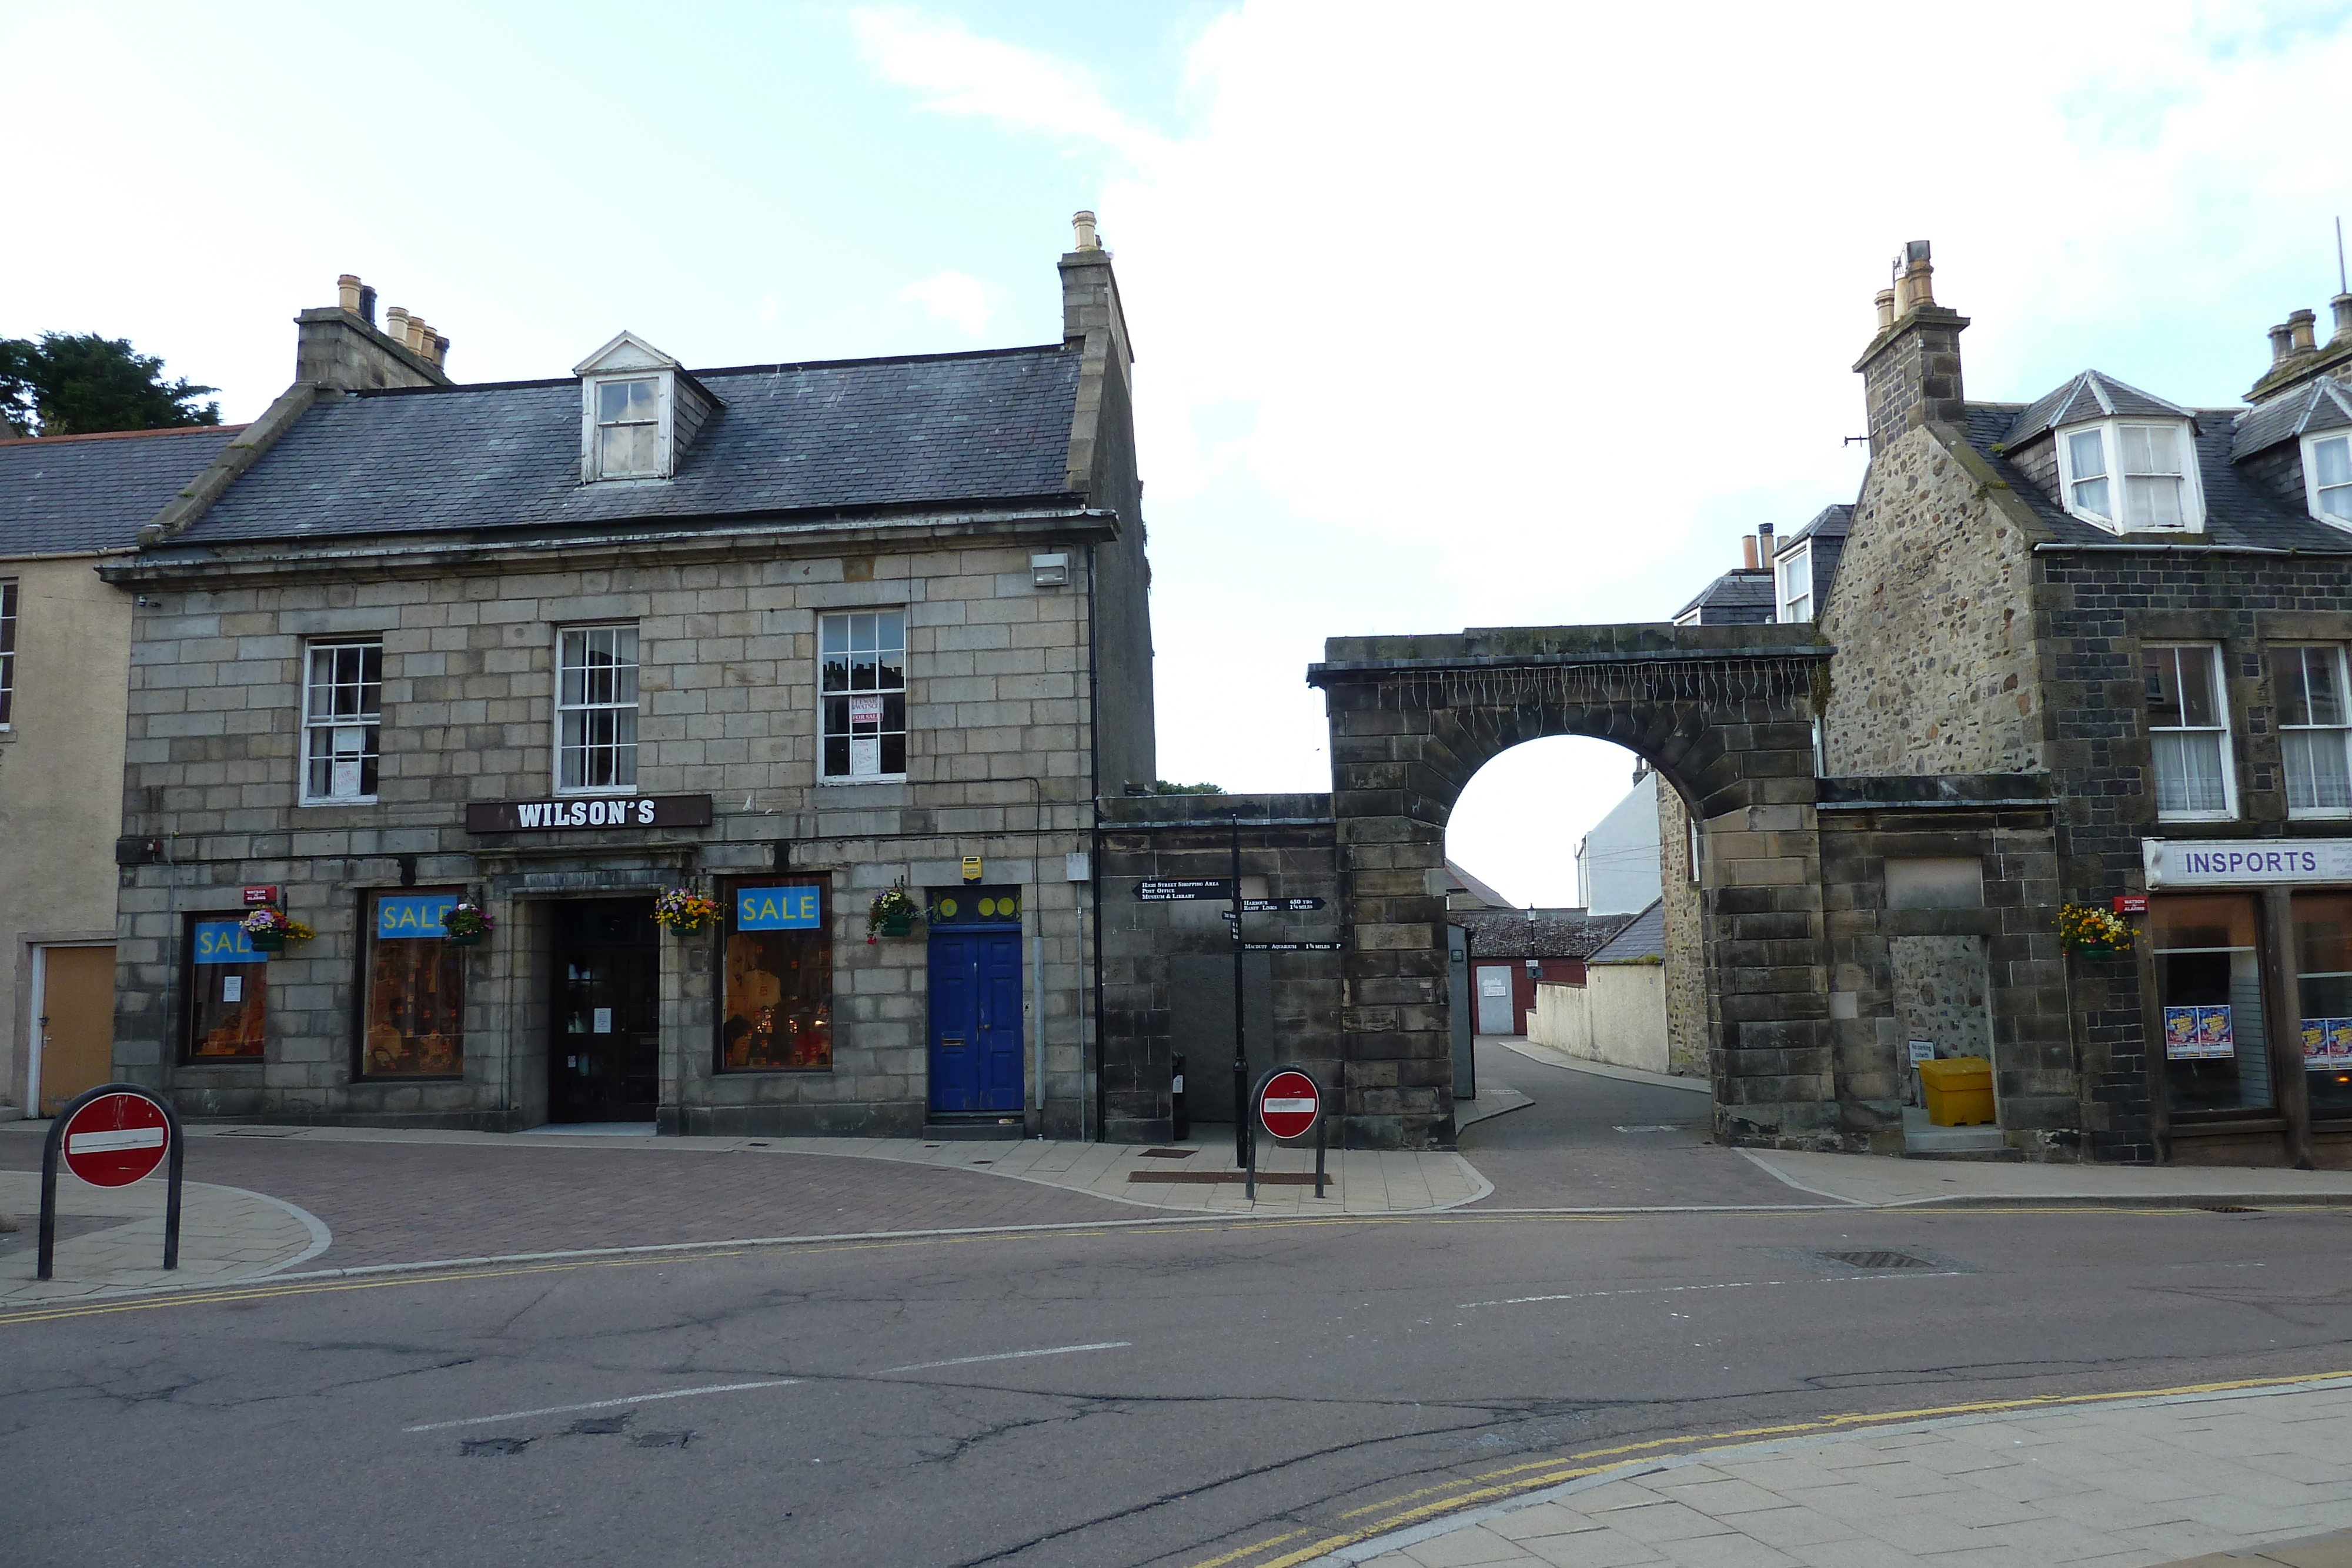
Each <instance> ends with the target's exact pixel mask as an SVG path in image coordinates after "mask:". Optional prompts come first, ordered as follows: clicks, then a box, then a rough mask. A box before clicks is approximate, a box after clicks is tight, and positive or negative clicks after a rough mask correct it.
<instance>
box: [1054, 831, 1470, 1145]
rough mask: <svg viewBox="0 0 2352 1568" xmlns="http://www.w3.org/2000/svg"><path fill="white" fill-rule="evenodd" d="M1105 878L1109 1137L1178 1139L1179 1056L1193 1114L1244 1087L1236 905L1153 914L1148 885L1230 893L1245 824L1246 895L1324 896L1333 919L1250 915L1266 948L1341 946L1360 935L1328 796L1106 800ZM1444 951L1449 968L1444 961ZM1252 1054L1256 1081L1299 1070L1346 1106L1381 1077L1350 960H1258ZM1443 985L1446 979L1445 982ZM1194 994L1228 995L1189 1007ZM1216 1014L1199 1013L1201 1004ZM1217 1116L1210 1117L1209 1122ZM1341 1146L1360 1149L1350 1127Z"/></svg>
mask: <svg viewBox="0 0 2352 1568" xmlns="http://www.w3.org/2000/svg"><path fill="white" fill-rule="evenodd" d="M1105 805H1106V810H1107V816H1106V820H1105V823H1104V831H1103V841H1102V843H1103V853H1102V866H1101V885H1100V892H1101V896H1102V926H1101V930H1102V953H1103V957H1102V965H1103V1070H1102V1071H1103V1098H1104V1103H1105V1108H1104V1118H1103V1127H1104V1135H1105V1136H1106V1137H1108V1138H1109V1139H1110V1140H1112V1141H1113V1142H1141V1141H1162V1140H1165V1139H1166V1138H1168V1137H1169V1136H1170V1135H1171V1129H1170V1121H1169V1118H1170V1111H1171V1102H1170V1099H1169V1078H1170V1074H1171V1071H1172V1066H1171V1057H1172V1055H1173V1054H1174V1053H1176V1052H1179V1051H1181V1052H1182V1053H1183V1054H1184V1056H1185V1057H1186V1078H1187V1082H1189V1083H1191V1084H1192V1085H1195V1086H1196V1087H1195V1089H1194V1090H1193V1091H1192V1092H1193V1093H1197V1095H1198V1099H1197V1101H1195V1102H1194V1103H1193V1104H1192V1109H1193V1113H1194V1114H1196V1115H1202V1113H1203V1112H1204V1111H1205V1112H1206V1113H1209V1114H1216V1113H1224V1112H1227V1111H1228V1110H1229V1108H1230V1105H1231V1103H1232V1093H1231V1091H1230V1090H1229V1089H1228V1088H1226V1087H1225V1085H1226V1083H1227V1082H1230V1080H1231V1078H1232V1076H1233V1060H1234V1052H1233V1024H1232V1015H1231V1012H1230V1009H1231V1007H1232V998H1233V991H1232V980H1231V978H1230V975H1231V971H1230V968H1229V967H1227V966H1228V965H1229V963H1230V961H1231V959H1232V957H1233V953H1234V947H1233V941H1232V938H1231V936H1229V934H1228V927H1227V925H1226V923H1225V919H1224V916H1225V914H1226V913H1227V912H1228V911H1229V909H1230V907H1231V905H1230V904H1224V903H1221V902H1216V901H1212V900H1207V899H1188V900H1180V901H1171V902H1164V903H1160V902H1148V901H1146V900H1144V899H1142V898H1141V897H1139V895H1138V891H1137V890H1138V884H1139V883H1143V882H1145V881H1181V880H1198V881H1209V882H1223V881H1225V880H1228V879H1229V878H1230V876H1231V873H1232V866H1233V854H1234V850H1233V835H1234V830H1233V827H1232V825H1231V816H1230V814H1231V813H1234V812H1239V813H1240V814H1241V826H1240V833H1241V872H1242V884H1241V892H1242V895H1243V896H1244V898H1263V899H1285V898H1319V899H1321V900H1322V901H1323V907H1322V908H1321V909H1319V910H1312V911H1303V912H1299V913H1297V914H1250V915H1244V930H1243V935H1244V940H1246V941H1251V942H1338V941H1339V940H1341V939H1342V936H1343V935H1344V932H1345V926H1344V925H1343V919H1344V914H1345V910H1346V904H1347V901H1346V897H1345V890H1346V884H1345V883H1344V881H1343V879H1342V878H1341V876H1340V873H1339V855H1338V846H1337V842H1336V838H1335V833H1336V824H1335V822H1334V820H1333V817H1332V813H1331V798H1330V797H1329V796H1328V795H1159V796H1142V797H1137V798H1133V799H1129V800H1110V801H1107V802H1106V803H1105ZM1443 956H1444V955H1443V951H1442V950H1441V952H1440V957H1441V958H1442V957H1443ZM1340 970H1341V955H1339V953H1336V952H1291V953H1265V954H1256V953H1252V954H1246V955H1244V981H1243V986H1244V998H1245V1001H1246V1003H1247V1005H1248V1006H1249V1016H1248V1017H1247V1018H1246V1019H1244V1027H1245V1029H1246V1030H1248V1036H1247V1039H1246V1040H1245V1045H1246V1048H1247V1051H1248V1058H1249V1061H1250V1064H1251V1074H1252V1076H1253V1078H1254V1077H1255V1074H1256V1073H1257V1072H1261V1071H1265V1068H1267V1067H1269V1066H1272V1065H1275V1064H1276V1063H1277V1062H1297V1063H1301V1064H1303V1065H1305V1066H1307V1068H1308V1069H1309V1070H1310V1071H1313V1072H1315V1073H1316V1074H1317V1076H1318V1078H1319V1079H1320V1080H1321V1082H1322V1083H1323V1085H1324V1088H1325V1090H1326V1092H1328V1093H1329V1094H1331V1095H1332V1096H1333V1097H1334V1100H1335V1102H1336V1103H1339V1104H1340V1105H1343V1106H1344V1105H1346V1104H1348V1103H1349V1095H1350V1094H1356V1095H1360V1094H1361V1093H1363V1092H1365V1091H1366V1090H1367V1089H1368V1088H1369V1087H1371V1086H1373V1085H1375V1084H1376V1083H1377V1082H1379V1079H1380V1073H1381V1070H1380V1067H1379V1064H1371V1065H1370V1066H1366V1065H1362V1064H1360V1063H1358V1062H1356V1061H1351V1060H1350V1058H1349V1051H1348V1050H1347V1040H1346V1039H1345V1037H1344V1036H1343V1034H1342V1033H1341V1031H1340V1028H1339V1016H1340ZM1441 973H1442V971H1441ZM1188 980H1189V981H1192V982H1195V983H1199V984H1202V986H1203V988H1204V989H1206V990H1210V991H1213V993H1214V994H1213V996H1212V997H1209V998H1205V999H1204V998H1201V997H1193V998H1180V997H1179V996H1178V995H1177V994H1176V992H1177V988H1178V987H1179V986H1180V985H1181V984H1182V983H1184V982H1186V981H1188ZM1188 1000H1189V1001H1191V1002H1194V1003H1199V1004H1201V1005H1192V1006H1188V1005H1186V1004H1187V1002H1188ZM1203 1119H1205V1116H1204V1117H1203ZM1333 1136H1334V1138H1335V1140H1336V1141H1338V1142H1339V1145H1340V1146H1341V1147H1356V1146H1360V1145H1355V1144H1350V1143H1349V1142H1348V1141H1347V1140H1348V1138H1349V1128H1348V1126H1347V1124H1345V1122H1344V1120H1342V1121H1339V1122H1335V1124H1334V1127H1333Z"/></svg>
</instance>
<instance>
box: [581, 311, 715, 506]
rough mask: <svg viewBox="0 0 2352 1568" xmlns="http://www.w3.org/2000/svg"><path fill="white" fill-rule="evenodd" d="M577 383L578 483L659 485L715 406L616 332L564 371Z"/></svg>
mask: <svg viewBox="0 0 2352 1568" xmlns="http://www.w3.org/2000/svg"><path fill="white" fill-rule="evenodd" d="M572 374H573V375H575V376H578V377H579V378H580V479H581V482H582V483H583V484H587V485H594V484H598V483H601V482H603V481H605V480H614V479H667V478H668V477H670V476H672V475H674V474H676V473H677V465H678V460H679V458H681V457H682V456H684V455H685V454H686V449H687V448H688V446H689V445H691V444H693V441H694V437H695V434H696V433H697V432H698V431H700V430H701V428H702V427H703V425H704V424H705V423H708V422H709V418H710V416H711V415H712V414H713V413H716V412H717V411H718V408H719V400H718V399H717V398H715V397H713V396H711V395H710V392H709V390H708V389H706V388H705V387H704V386H703V385H702V383H701V382H698V381H696V380H695V379H694V377H693V376H691V375H689V374H688V373H687V372H686V371H683V370H681V369H680V368H679V367H678V362H677V361H676V360H673V359H671V358H670V357H669V356H668V355H667V354H665V353H663V352H662V351H661V350H659V349H656V348H655V347H654V346H653V345H652V344H651V343H648V342H646V340H644V339H642V338H640V337H638V336H636V334H635V333H633V332H624V333H622V334H621V335H620V336H619V337H617V338H615V339H614V340H612V341H611V342H609V343H607V344H605V345H604V347H603V348H601V349H599V350H596V351H595V352H594V353H593V354H591V355H589V356H588V358H586V359H585V360H583V361H581V362H580V363H578V364H576V365H574V366H572Z"/></svg>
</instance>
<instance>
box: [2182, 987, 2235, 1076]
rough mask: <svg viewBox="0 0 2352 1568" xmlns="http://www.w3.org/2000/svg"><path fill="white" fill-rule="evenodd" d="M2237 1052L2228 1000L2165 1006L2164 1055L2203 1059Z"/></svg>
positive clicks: (2189, 1059) (2232, 1054) (2184, 1058)
mask: <svg viewBox="0 0 2352 1568" xmlns="http://www.w3.org/2000/svg"><path fill="white" fill-rule="evenodd" d="M2237 1052H2238V1047H2237V1040H2236V1036H2235V1034H2234V1032H2233V1031H2232V1030H2231V1025H2230V1006H2229V1004H2228V1003H2226V1002H2210V1003H2206V1004H2203V1005H2200V1006H2192V1007H2168V1008H2167V1009H2164V1054H2165V1057H2166V1059H2167V1060H2168V1061H2206V1060H2208V1059H2210V1058H2214V1057H2230V1056H2235V1055H2236V1054H2237Z"/></svg>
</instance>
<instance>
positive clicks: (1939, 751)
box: [1821, 424, 2048, 775]
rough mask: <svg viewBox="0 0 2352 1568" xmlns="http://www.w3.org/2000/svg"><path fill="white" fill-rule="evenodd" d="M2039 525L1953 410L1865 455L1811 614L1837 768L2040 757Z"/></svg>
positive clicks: (1829, 752) (1944, 766) (1827, 733)
mask: <svg viewBox="0 0 2352 1568" xmlns="http://www.w3.org/2000/svg"><path fill="white" fill-rule="evenodd" d="M2041 531H2042V530H2041V529H2040V528H2039V526H2038V525H2037V524H2035V523H2034V521H2033V519H2032V514H2031V513H2030V512H2029V511H2028V510H2027V509H2026V508H2025V507H2024V505H2023V503H2022V502H2021V501H2020V500H2018V499H2017V498H2016V497H2014V495H2013V494H2011V493H2010V492H2009V491H2008V488H2007V486H2005V485H2002V484H2001V482H2000V480H1998V479H1997V478H1995V477H1993V476H1992V474H1991V471H1990V468H1988V467H1987V466H1986V465H1985V464H1984V462H1983V461H1982V459H1980V458H1979V457H1978V456H1977V455H1976V454H1975V453H1974V452H1972V451H1970V450H1969V448H1968V446H1967V444H1965V443H1964V442H1962V441H1960V440H1959V439H1958V434H1957V433H1955V432H1954V431H1952V430H1951V428H1950V427H1949V426H1946V425H1941V424H1935V425H1919V426H1916V427H1913V428H1911V429H1908V430H1906V431H1904V432H1902V433H1901V434H1897V435H1895V436H1894V437H1893V438H1892V439H1891V440H1890V441H1889V443H1888V444H1887V445H1886V446H1885V448H1884V449H1882V450H1880V451H1879V452H1878V453H1877V454H1876V455H1874V457H1873V458H1872V459H1871V465H1870V472H1869V476H1868V477H1867V478H1865V479H1864V482H1863V487H1862V495H1861V498H1860V499H1859V500H1858V501H1857V502H1856V504H1855V507H1854V515H1853V528H1852V531H1851V532H1850V533H1849V534H1848V536H1847V538H1846V547H1845V552H1844V555H1843V558H1842V559H1840V561H1839V565H1838V572H1837V578H1836V580H1835V581H1834V583H1833V584H1832V588H1831V591H1830V600H1829V604H1828V607H1827V609H1826V610H1825V611H1824V612H1823V614H1822V621H1821V628H1822V639H1823V640H1824V641H1825V642H1827V643H1831V644H1832V645H1833V646H1835V647H1836V649H1837V651H1838V653H1837V658H1836V660H1835V662H1834V663H1833V664H1832V666H1831V672H1830V673H1831V680H1830V683H1829V695H1828V698H1827V701H1826V703H1825V704H1824V706H1823V708H1822V743H1823V751H1824V753H1825V754H1826V761H1827V768H1828V771H1829V772H1830V773H1831V774H1832V775H1846V774H1854V775H1860V774H1874V773H1979V772H1986V773H1991V772H2016V771H2021V770H2025V769H2031V768H2041V767H2043V766H2045V765H2046V760H2047V756H2048V750H2047V743H2046V735H2047V729H2046V723H2045V719H2044V716H2043V715H2042V712H2041V709H2040V706H2039V701H2040V699H2039V685H2040V668H2039V664H2038V658H2039V653H2040V651H2039V649H2038V648H2037V646H2036V643H2035V623H2034V621H2033V617H2032V601H2031V587H2032V564H2033V563H2032V547H2033V544H2034V542H2035V540H2036V538H2038V537H2040V534H2041Z"/></svg>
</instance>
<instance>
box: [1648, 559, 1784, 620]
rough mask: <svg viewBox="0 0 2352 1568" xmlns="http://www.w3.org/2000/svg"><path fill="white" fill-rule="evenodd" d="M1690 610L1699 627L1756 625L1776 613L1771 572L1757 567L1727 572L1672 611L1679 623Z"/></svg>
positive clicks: (1769, 618)
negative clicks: (1694, 613)
mask: <svg viewBox="0 0 2352 1568" xmlns="http://www.w3.org/2000/svg"><path fill="white" fill-rule="evenodd" d="M1693 610H1696V611H1698V612H1699V624H1700V625H1702V626H1756V625H1761V624H1763V623H1764V622H1768V621H1770V620H1771V619H1772V618H1773V616H1774V615H1775V614H1776V613H1777V612H1776V610H1775V609H1774V607H1773V603H1772V573H1771V571H1770V570H1769V569H1768V568H1764V567H1758V568H1757V569H1756V570H1753V571H1750V570H1747V569H1746V568H1745V567H1742V568H1739V569H1738V570H1732V571H1727V572H1725V573H1724V574H1723V575H1722V576H1721V577H1718V578H1717V579H1716V580H1714V581H1713V582H1710V583H1708V584H1707V585H1706V587H1705V588H1703V589H1701V590H1699V591H1698V593H1697V595H1696V597H1695V598H1693V599H1692V600H1691V601H1690V602H1689V603H1687V604H1685V605H1684V606H1683V607H1682V608H1681V609H1680V610H1677V611H1675V612H1674V615H1673V617H1672V619H1674V620H1676V621H1679V620H1681V619H1682V618H1683V617H1684V616H1685V615H1687V614H1689V613H1690V612H1692V611H1693Z"/></svg>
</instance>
